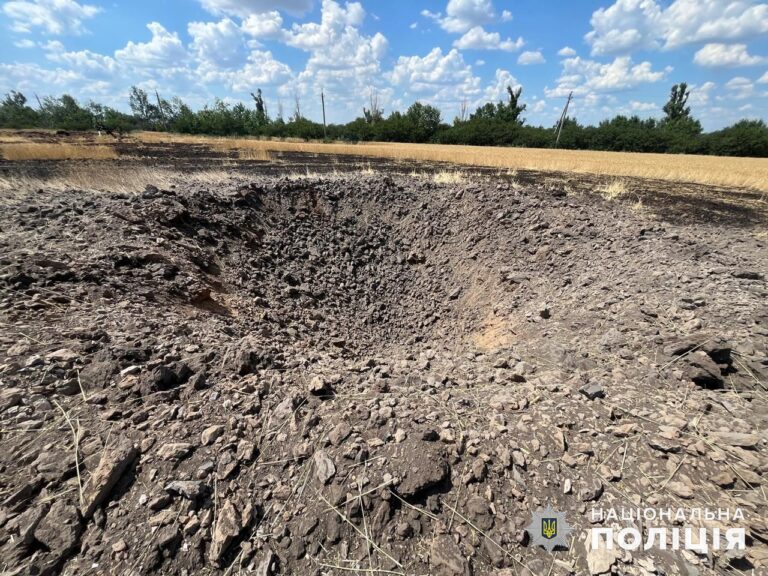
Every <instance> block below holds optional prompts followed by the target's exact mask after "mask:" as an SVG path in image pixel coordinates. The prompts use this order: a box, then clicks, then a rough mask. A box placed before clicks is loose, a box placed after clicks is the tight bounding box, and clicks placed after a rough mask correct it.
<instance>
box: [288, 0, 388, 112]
mask: <svg viewBox="0 0 768 576" xmlns="http://www.w3.org/2000/svg"><path fill="white" fill-rule="evenodd" d="M365 16H366V13H365V10H364V9H363V7H362V5H361V4H360V3H359V2H349V3H347V4H345V5H344V6H342V5H341V4H339V3H338V2H336V1H335V0H323V3H322V9H321V16H320V22H307V23H303V24H294V25H293V26H292V27H291V29H290V30H288V31H286V32H285V33H284V34H283V36H282V41H283V42H285V43H286V44H288V45H289V46H293V47H294V48H298V49H300V50H303V51H305V52H307V53H308V54H309V58H308V59H307V62H306V65H305V66H304V70H302V71H301V72H300V73H299V74H298V76H297V77H296V79H295V80H294V81H293V82H290V83H288V84H287V85H286V86H283V87H282V88H281V92H282V93H283V94H284V95H292V94H294V93H296V94H313V95H316V96H318V97H319V94H320V90H321V89H322V90H324V92H325V94H326V97H329V98H330V101H333V102H334V103H335V104H337V105H342V106H344V107H356V106H357V105H358V104H359V105H360V106H362V103H363V101H364V95H365V94H368V93H369V91H370V87H371V86H378V87H381V84H382V82H381V76H382V70H381V60H382V58H383V57H384V55H385V54H386V52H387V49H388V47H389V43H388V41H387V39H386V37H385V36H384V35H383V34H381V33H379V32H377V33H375V34H373V35H371V36H369V35H366V34H364V33H363V32H362V31H361V30H360V26H361V25H362V24H363V22H364V20H365ZM380 94H381V95H382V98H383V97H384V96H385V95H386V94H388V91H387V90H386V89H384V88H381V90H380ZM314 100H315V99H313V101H314ZM317 100H318V101H319V98H317ZM334 110H335V107H329V116H331V117H332V115H333V114H334V113H335V112H334Z"/></svg>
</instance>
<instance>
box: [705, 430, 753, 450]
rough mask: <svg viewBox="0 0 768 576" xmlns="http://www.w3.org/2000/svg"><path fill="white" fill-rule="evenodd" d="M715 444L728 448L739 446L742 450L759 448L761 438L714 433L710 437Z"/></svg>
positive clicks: (748, 435) (734, 433) (739, 434)
mask: <svg viewBox="0 0 768 576" xmlns="http://www.w3.org/2000/svg"><path fill="white" fill-rule="evenodd" d="M709 437H710V439H711V440H712V441H713V443H714V444H725V445H726V446H738V447H740V448H757V445H758V443H759V442H760V436H758V435H757V434H743V433H740V432H712V433H711V434H710V435H709Z"/></svg>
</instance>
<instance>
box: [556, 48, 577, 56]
mask: <svg viewBox="0 0 768 576" xmlns="http://www.w3.org/2000/svg"><path fill="white" fill-rule="evenodd" d="M557 55H558V56H563V57H565V58H570V57H571V56H576V50H574V49H573V48H571V47H570V46H563V47H562V48H560V50H558V51H557Z"/></svg>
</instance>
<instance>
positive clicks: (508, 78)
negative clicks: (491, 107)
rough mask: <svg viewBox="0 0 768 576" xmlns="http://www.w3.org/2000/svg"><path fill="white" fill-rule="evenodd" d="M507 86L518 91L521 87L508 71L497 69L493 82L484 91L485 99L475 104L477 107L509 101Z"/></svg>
mask: <svg viewBox="0 0 768 576" xmlns="http://www.w3.org/2000/svg"><path fill="white" fill-rule="evenodd" d="M507 86H511V87H512V89H513V90H516V89H517V88H519V87H520V83H519V82H518V81H517V78H515V77H514V76H512V74H511V73H510V72H509V71H508V70H502V69H500V68H497V69H496V73H495V74H494V76H493V80H492V81H491V83H490V84H489V85H488V86H486V87H485V90H484V91H483V97H482V98H481V99H480V100H478V101H477V102H475V107H477V106H479V105H481V104H484V103H485V102H498V101H499V100H507V99H508V98H509V96H508V94H507Z"/></svg>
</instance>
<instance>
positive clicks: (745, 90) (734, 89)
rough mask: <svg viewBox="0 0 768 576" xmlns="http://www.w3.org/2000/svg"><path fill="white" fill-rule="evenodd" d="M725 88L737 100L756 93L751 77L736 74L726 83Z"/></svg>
mask: <svg viewBox="0 0 768 576" xmlns="http://www.w3.org/2000/svg"><path fill="white" fill-rule="evenodd" d="M725 88H726V89H727V90H728V91H729V92H730V94H731V96H732V97H733V98H734V99H735V100H745V99H747V98H750V97H751V96H752V95H753V94H754V93H755V85H754V84H753V83H752V81H751V80H750V79H749V78H744V77H743V76H736V77H735V78H731V79H730V80H728V82H726V83H725Z"/></svg>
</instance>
